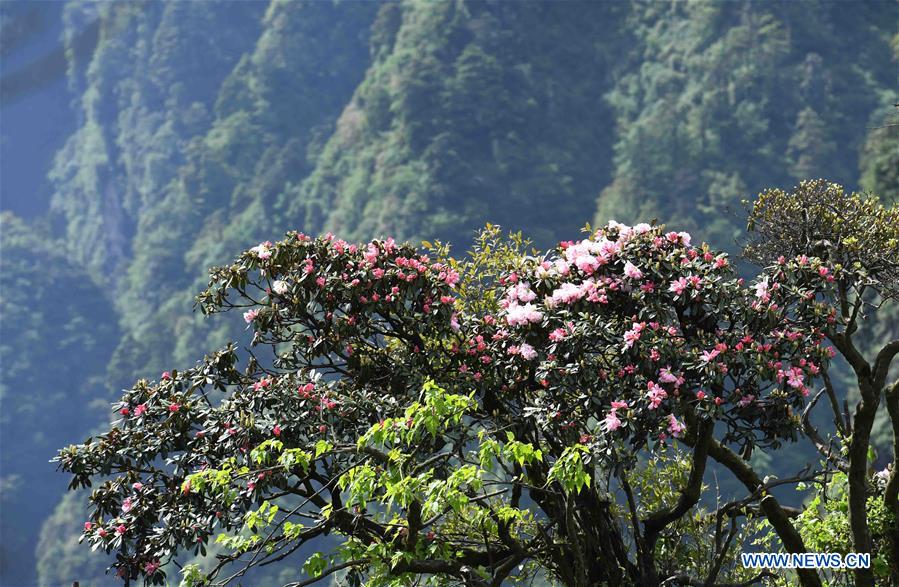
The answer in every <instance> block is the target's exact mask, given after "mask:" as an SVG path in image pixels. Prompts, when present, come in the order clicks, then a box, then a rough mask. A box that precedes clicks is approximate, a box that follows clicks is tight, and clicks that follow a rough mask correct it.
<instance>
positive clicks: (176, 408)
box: [169, 403, 181, 414]
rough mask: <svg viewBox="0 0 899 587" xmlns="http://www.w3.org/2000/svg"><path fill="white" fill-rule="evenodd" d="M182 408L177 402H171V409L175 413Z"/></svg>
mask: <svg viewBox="0 0 899 587" xmlns="http://www.w3.org/2000/svg"><path fill="white" fill-rule="evenodd" d="M180 409H181V406H180V405H178V404H175V403H172V404H169V411H170V412H172V413H173V414H174V413H175V412H177V411H178V410H180Z"/></svg>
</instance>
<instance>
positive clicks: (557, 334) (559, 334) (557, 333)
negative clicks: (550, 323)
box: [549, 328, 568, 342]
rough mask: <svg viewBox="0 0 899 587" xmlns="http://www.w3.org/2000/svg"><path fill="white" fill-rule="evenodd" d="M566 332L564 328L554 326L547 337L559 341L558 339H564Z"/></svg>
mask: <svg viewBox="0 0 899 587" xmlns="http://www.w3.org/2000/svg"><path fill="white" fill-rule="evenodd" d="M567 334H568V333H567V332H566V330H565V329H564V328H556V329H555V330H553V331H552V332H550V333H549V339H550V340H551V341H553V342H559V341H560V340H564V339H565V336H566V335H567Z"/></svg>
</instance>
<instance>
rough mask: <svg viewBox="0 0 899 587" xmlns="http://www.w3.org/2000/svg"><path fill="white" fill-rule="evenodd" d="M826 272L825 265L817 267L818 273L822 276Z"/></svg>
mask: <svg viewBox="0 0 899 587" xmlns="http://www.w3.org/2000/svg"><path fill="white" fill-rule="evenodd" d="M828 273H829V271H828V270H827V267H818V275H820V276H821V277H824V276H825V275H827V274H828Z"/></svg>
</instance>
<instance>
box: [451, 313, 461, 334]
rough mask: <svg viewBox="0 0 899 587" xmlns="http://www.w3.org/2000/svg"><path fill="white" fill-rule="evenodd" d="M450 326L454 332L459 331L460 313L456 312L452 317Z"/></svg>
mask: <svg viewBox="0 0 899 587" xmlns="http://www.w3.org/2000/svg"><path fill="white" fill-rule="evenodd" d="M450 328H452V329H453V332H459V315H458V314H456V313H455V312H453V315H452V316H451V317H450Z"/></svg>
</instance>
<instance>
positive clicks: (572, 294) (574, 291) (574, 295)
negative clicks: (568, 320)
mask: <svg viewBox="0 0 899 587" xmlns="http://www.w3.org/2000/svg"><path fill="white" fill-rule="evenodd" d="M582 297H584V290H583V288H582V287H580V286H577V285H575V284H573V283H563V284H562V285H561V286H560V287H559V288H558V289H557V290H556V291H554V292H553V293H552V296H551V299H552V301H553V302H554V303H560V302H561V303H564V304H572V303H574V302H576V301H577V300H579V299H581V298H582Z"/></svg>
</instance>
